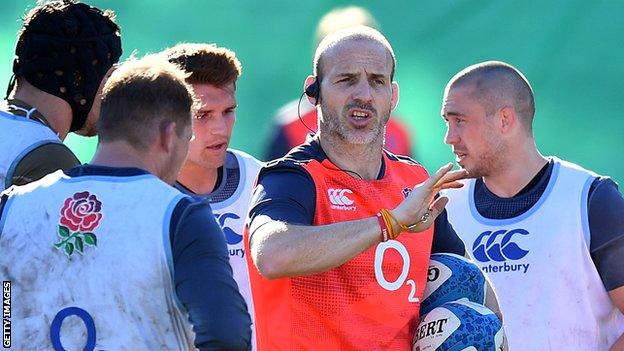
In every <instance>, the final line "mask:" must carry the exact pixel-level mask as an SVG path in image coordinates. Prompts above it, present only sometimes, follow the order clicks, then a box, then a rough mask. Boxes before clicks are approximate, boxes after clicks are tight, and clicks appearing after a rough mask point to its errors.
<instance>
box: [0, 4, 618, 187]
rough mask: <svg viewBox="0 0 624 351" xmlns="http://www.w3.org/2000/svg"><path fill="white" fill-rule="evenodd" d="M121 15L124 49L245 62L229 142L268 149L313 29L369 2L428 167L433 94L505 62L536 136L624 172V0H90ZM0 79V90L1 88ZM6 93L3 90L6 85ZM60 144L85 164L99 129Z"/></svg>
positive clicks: (436, 102)
mask: <svg viewBox="0 0 624 351" xmlns="http://www.w3.org/2000/svg"><path fill="white" fill-rule="evenodd" d="M90 3H91V4H94V5H96V6H99V7H103V8H111V9H113V10H115V12H116V13H117V18H118V22H119V23H120V25H121V27H122V36H123V39H122V40H123V47H124V54H123V57H124V58H125V57H128V56H129V55H130V53H131V52H133V51H135V50H136V52H137V53H138V54H139V55H143V54H145V53H148V52H156V51H160V50H161V49H163V48H165V47H167V46H171V45H173V44H176V43H178V42H181V41H191V42H215V43H217V44H218V45H221V46H226V47H228V48H230V49H233V50H234V51H236V53H237V55H238V57H239V58H240V60H241V61H242V63H243V76H242V77H241V79H240V80H239V83H238V102H239V109H238V120H237V124H236V127H235V131H234V135H233V138H232V143H231V146H232V147H235V148H238V149H242V150H245V151H247V152H249V153H251V154H253V155H255V156H257V157H260V158H261V157H262V156H263V155H264V150H265V147H266V138H267V137H268V135H269V134H270V129H271V118H272V115H273V114H274V113H275V111H276V110H277V109H278V108H279V107H280V106H281V105H282V104H284V103H286V102H287V101H291V100H293V99H295V98H297V97H299V94H300V92H301V89H302V84H303V80H304V78H305V77H306V76H307V75H308V74H309V73H310V71H311V56H312V53H313V49H314V48H313V45H314V43H313V38H312V37H313V33H314V29H315V26H316V23H317V21H318V20H319V19H320V18H321V16H322V15H323V14H324V13H325V12H327V11H329V10H331V9H332V8H334V7H337V6H346V5H351V4H356V5H362V6H364V7H367V8H368V9H369V10H371V12H372V13H373V14H374V15H375V16H376V18H377V20H378V22H379V24H380V26H381V30H382V31H383V32H384V34H386V36H387V37H388V39H389V40H390V42H391V43H392V45H393V46H394V49H395V51H396V54H397V60H398V66H397V75H396V80H397V81H398V82H399V84H400V86H401V100H400V103H399V107H398V112H399V113H400V114H401V115H402V116H403V117H404V121H406V122H407V123H408V124H409V126H410V128H411V131H412V132H413V134H414V144H415V150H414V151H415V155H416V158H417V159H418V160H420V161H421V162H422V163H423V164H424V165H425V166H427V167H428V168H429V169H434V168H437V167H438V166H439V165H441V164H443V163H446V162H448V161H451V160H453V155H452V154H451V153H450V149H449V147H448V146H446V145H444V144H443V143H442V139H443V136H444V132H445V127H444V124H443V123H442V120H441V119H440V114H439V112H440V102H441V98H442V93H443V88H444V85H445V84H446V82H447V81H448V79H449V78H450V77H451V76H452V75H453V74H455V73H456V72H458V71H459V70H461V69H462V68H464V67H466V66H467V65H470V64H473V63H476V62H480V61H485V60H492V59H496V60H503V61H506V62H509V63H511V64H513V65H515V66H516V67H518V68H519V69H520V70H521V71H522V72H523V73H524V74H525V75H526V76H527V78H528V79H529V81H530V82H531V84H532V86H533V89H534V90H535V94H536V104H537V114H536V118H535V122H534V123H535V128H534V129H535V134H536V142H537V145H538V147H539V148H540V150H541V151H542V153H543V154H546V155H557V156H559V157H561V158H564V159H567V160H570V161H572V162H576V163H579V164H581V165H583V166H584V167H586V168H589V169H592V170H594V171H596V172H599V173H602V174H607V175H611V176H612V177H613V178H614V179H615V180H616V181H618V182H621V181H624V167H623V166H622V161H623V160H624V157H623V156H622V150H623V149H624V138H623V137H622V135H621V133H622V132H621V129H622V127H623V126H624V123H623V119H622V114H623V113H624V83H623V79H624V57H623V54H624V49H623V45H624V41H623V40H622V36H623V35H624V21H622V15H623V14H624V1H586V0H581V1H576V0H570V1H487V0H481V1H413V0H412V1H408V0H404V1H370V2H356V3H354V2H344V1H323V0H316V1H314V2H309V1H306V2H303V1H199V0H195V1H191V0H179V1H170V0H149V1H148V0H132V1H131V0H125V1H122V0H94V1H91V2H90ZM33 6H34V1H22V0H18V1H15V0H0V23H2V26H1V27H0V63H1V64H0V86H1V87H5V86H6V83H7V82H8V80H9V77H10V73H11V71H10V70H11V60H12V56H13V48H14V41H15V33H16V32H17V30H18V28H19V26H20V22H19V18H20V16H21V15H22V14H23V13H24V10H25V9H26V8H32V7H33ZM2 89H4V88H2ZM2 91H4V90H2ZM66 142H67V143H68V144H69V145H70V147H71V148H72V149H73V150H74V151H76V153H77V154H78V156H79V157H80V159H81V160H82V161H83V162H87V161H88V160H89V159H90V157H91V155H92V154H93V151H94V148H95V143H96V141H95V139H84V138H80V137H77V136H75V135H70V137H68V139H67V140H66Z"/></svg>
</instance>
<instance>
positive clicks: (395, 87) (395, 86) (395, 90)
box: [390, 82, 399, 111]
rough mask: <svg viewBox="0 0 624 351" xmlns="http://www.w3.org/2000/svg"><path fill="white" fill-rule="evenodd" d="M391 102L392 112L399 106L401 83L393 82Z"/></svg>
mask: <svg viewBox="0 0 624 351" xmlns="http://www.w3.org/2000/svg"><path fill="white" fill-rule="evenodd" d="M390 102H391V103H392V111H394V109H395V108H396V107H397V105H398V104H399V83H397V82H392V97H391V98H390Z"/></svg>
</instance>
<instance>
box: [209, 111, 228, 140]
mask: <svg viewBox="0 0 624 351" xmlns="http://www.w3.org/2000/svg"><path fill="white" fill-rule="evenodd" d="M213 122H214V123H212V125H211V126H210V134H212V135H217V136H224V135H227V122H226V120H225V117H224V116H223V115H219V116H216V117H215V118H214V121H213Z"/></svg>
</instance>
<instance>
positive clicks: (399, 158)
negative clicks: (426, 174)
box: [384, 150, 424, 168]
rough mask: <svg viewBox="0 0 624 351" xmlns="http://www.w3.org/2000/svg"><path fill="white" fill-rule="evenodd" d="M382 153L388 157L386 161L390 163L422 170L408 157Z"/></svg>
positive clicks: (387, 152) (418, 164) (386, 151)
mask: <svg viewBox="0 0 624 351" xmlns="http://www.w3.org/2000/svg"><path fill="white" fill-rule="evenodd" d="M384 152H385V153H386V156H388V160H390V161H392V162H397V163H399V164H405V165H409V166H418V167H420V168H424V167H423V166H422V165H421V164H420V163H419V162H418V161H416V160H414V159H413V158H411V157H409V156H403V155H396V154H393V153H392V152H390V151H388V150H384Z"/></svg>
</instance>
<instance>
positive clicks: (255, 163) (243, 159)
mask: <svg viewBox="0 0 624 351" xmlns="http://www.w3.org/2000/svg"><path fill="white" fill-rule="evenodd" d="M227 153H228V155H231V156H232V157H234V158H236V160H237V161H238V162H239V163H243V164H244V165H245V166H249V167H253V168H258V169H260V168H261V167H262V166H263V165H264V162H262V161H260V160H258V159H257V158H255V157H253V156H251V155H250V154H248V153H246V152H244V151H241V150H236V149H228V151H227Z"/></svg>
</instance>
